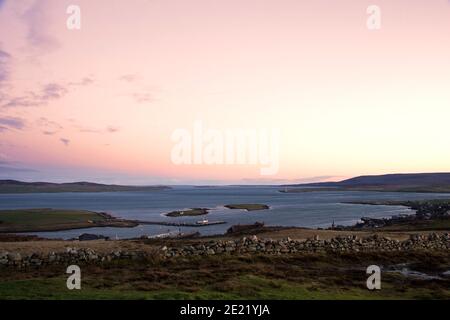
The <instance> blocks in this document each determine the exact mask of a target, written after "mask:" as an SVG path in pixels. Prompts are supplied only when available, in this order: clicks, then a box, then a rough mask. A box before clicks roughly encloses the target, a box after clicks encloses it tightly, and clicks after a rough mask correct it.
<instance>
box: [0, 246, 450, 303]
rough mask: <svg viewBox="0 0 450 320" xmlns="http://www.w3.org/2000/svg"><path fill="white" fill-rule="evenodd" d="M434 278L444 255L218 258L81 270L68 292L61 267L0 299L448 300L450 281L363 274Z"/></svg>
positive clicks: (23, 274) (28, 275)
mask: <svg viewBox="0 0 450 320" xmlns="http://www.w3.org/2000/svg"><path fill="white" fill-rule="evenodd" d="M404 263H406V264H407V265H408V266H409V267H410V268H411V269H414V270H417V271H420V272H424V273H427V274H440V273H442V272H443V271H446V268H448V265H449V263H450V254H449V253H448V252H408V253H360V254H296V255H283V256H267V255H264V256H262V255H245V256H235V255H221V256H205V257H189V258H179V259H171V260H158V259H155V260H150V261H116V262H113V263H109V264H106V265H103V266H99V265H86V266H82V272H83V273H82V275H83V277H82V289H81V290H73V291H70V290H67V288H66V277H67V275H66V274H65V266H51V267H46V268H42V269H38V270H33V269H28V270H16V271H14V270H11V272H7V273H5V272H2V273H0V299H430V298H433V299H450V290H449V288H450V280H449V279H434V280H421V279H415V278H410V277H407V276H404V275H402V274H400V273H396V272H384V273H383V278H382V281H383V282H382V290H377V291H369V290H368V289H367V288H366V279H367V274H366V268H367V266H369V265H371V264H376V265H380V266H382V267H383V268H385V269H388V268H390V267H392V266H394V265H400V264H404Z"/></svg>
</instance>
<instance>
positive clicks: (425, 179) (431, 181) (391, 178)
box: [288, 173, 450, 192]
mask: <svg viewBox="0 0 450 320" xmlns="http://www.w3.org/2000/svg"><path fill="white" fill-rule="evenodd" d="M288 186H289V187H319V188H322V190H325V189H326V190H330V189H335V188H338V189H340V190H372V191H405V192H450V173H410V174H408V173H407V174H386V175H373V176H359V177H355V178H351V179H347V180H343V181H339V182H320V183H308V184H296V185H288Z"/></svg>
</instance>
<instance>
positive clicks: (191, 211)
mask: <svg viewBox="0 0 450 320" xmlns="http://www.w3.org/2000/svg"><path fill="white" fill-rule="evenodd" d="M208 213H209V209H208V208H192V209H189V210H178V211H171V212H169V213H166V216H168V217H184V216H202V215H205V214H208Z"/></svg>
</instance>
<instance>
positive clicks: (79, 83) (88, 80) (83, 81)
mask: <svg viewBox="0 0 450 320" xmlns="http://www.w3.org/2000/svg"><path fill="white" fill-rule="evenodd" d="M93 82H94V79H92V78H91V77H84V78H83V79H81V80H80V81H76V82H69V83H68V85H69V86H87V85H90V84H91V83H93Z"/></svg>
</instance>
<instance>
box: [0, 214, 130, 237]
mask: <svg viewBox="0 0 450 320" xmlns="http://www.w3.org/2000/svg"><path fill="white" fill-rule="evenodd" d="M136 225H137V223H134V222H131V221H125V220H121V219H115V218H113V217H111V216H109V215H107V214H104V213H99V212H92V211H84V210H66V209H50V208H41V209H18V210H0V233H14V232H38V231H58V230H69V229H77V228H90V227H134V226H136Z"/></svg>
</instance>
